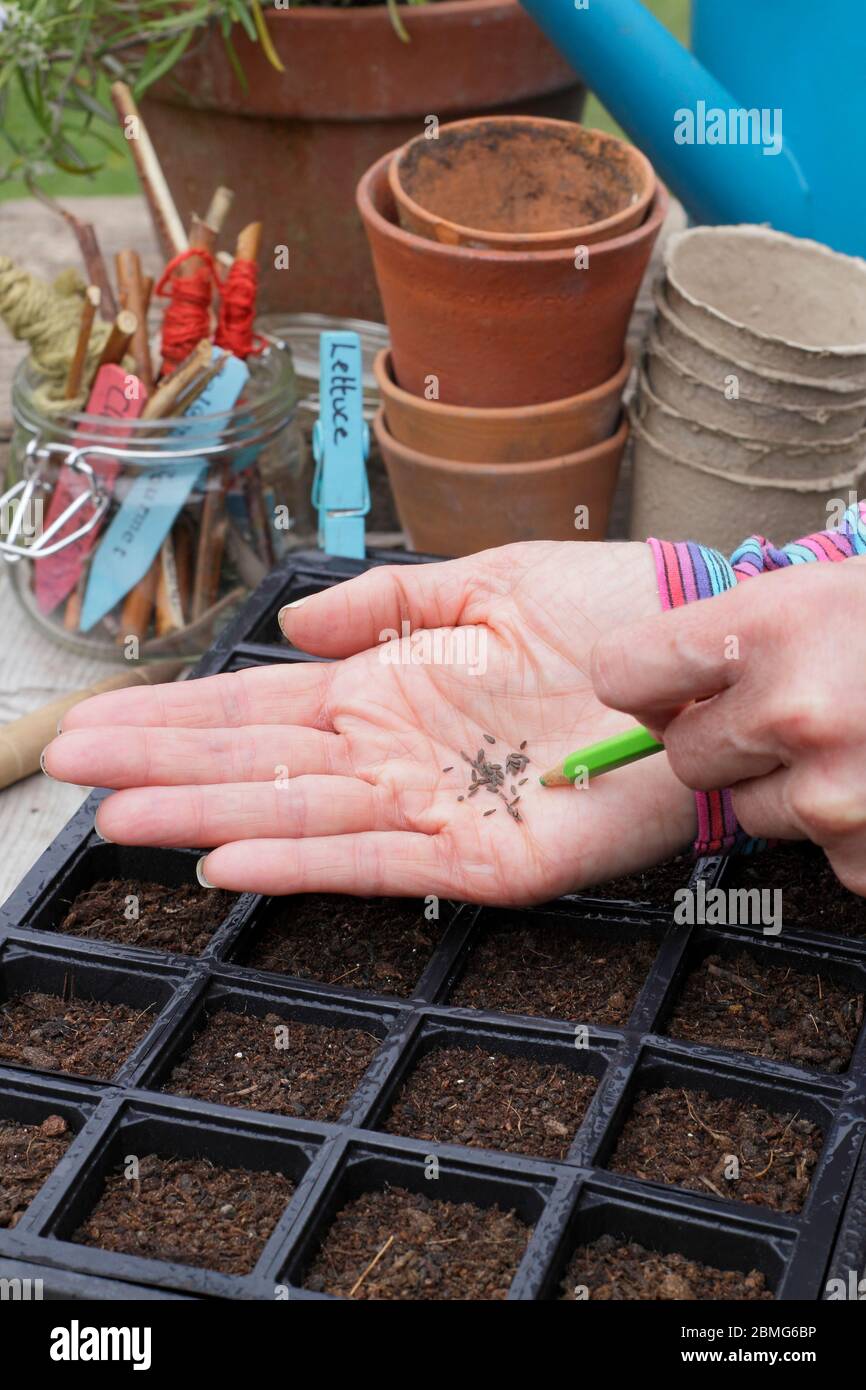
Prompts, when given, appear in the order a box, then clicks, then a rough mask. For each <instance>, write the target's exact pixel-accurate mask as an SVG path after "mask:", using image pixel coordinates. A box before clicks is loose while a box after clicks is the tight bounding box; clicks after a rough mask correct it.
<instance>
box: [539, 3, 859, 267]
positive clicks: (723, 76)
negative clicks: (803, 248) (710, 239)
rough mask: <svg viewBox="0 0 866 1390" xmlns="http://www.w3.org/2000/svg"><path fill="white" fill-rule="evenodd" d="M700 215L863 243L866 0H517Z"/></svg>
mask: <svg viewBox="0 0 866 1390" xmlns="http://www.w3.org/2000/svg"><path fill="white" fill-rule="evenodd" d="M522 3H523V6H524V8H525V9H526V10H527V11H528V12H529V13H530V14H531V15H532V17H533V19H534V20H535V21H536V23H537V24H539V25H540V27H541V28H542V29H543V30H544V31H545V33H546V34H547V36H548V38H550V39H551V41H552V42H553V43H554V44H555V45H556V47H557V48H558V49H559V50H560V52H561V53H562V54H563V55H564V57H565V58H566V59H567V60H568V62H569V63H570V64H571V66H572V67H573V68H574V69H575V70H576V71H577V72H578V73H579V74H580V76H581V77H582V78H583V80H584V81H585V82H586V84H587V86H588V87H590V88H591V89H592V90H593V91H594V92H596V93H597V95H598V97H599V98H600V100H601V101H602V102H603V103H604V105H605V106H606V107H607V108H608V110H609V111H610V112H611V114H612V115H613V116H614V117H615V118H616V119H617V120H618V121H619V123H620V125H621V126H623V128H624V129H625V130H626V131H627V132H628V134H629V135H630V136H631V138H632V139H633V140H634V141H635V143H636V144H638V145H640V147H641V148H642V149H644V150H645V151H646V153H647V154H648V155H649V157H650V158H651V159H652V160H653V163H654V164H655V166H656V168H657V170H658V172H659V174H660V176H661V177H662V178H663V179H664V180H665V182H666V183H667V184H668V185H669V187H670V188H671V189H672V190H673V192H674V193H676V195H677V197H678V198H680V200H681V201H682V202H683V203H684V204H685V206H686V208H687V209H688V211H689V212H690V213H691V215H692V217H693V218H694V219H695V220H696V221H698V222H710V223H719V222H769V223H770V224H771V226H773V227H776V228H778V229H780V230H782V231H787V232H792V233H794V234H795V235H797V236H811V237H815V238H817V239H818V240H819V241H825V242H827V243H829V245H831V246H833V247H835V248H836V249H837V250H839V251H847V252H849V253H852V254H855V255H866V177H864V174H866V0H827V3H824V4H816V2H815V0H693V17H692V42H693V48H694V55H692V54H691V53H688V52H687V51H686V50H685V49H684V48H683V47H682V45H681V44H679V43H678V42H677V40H676V39H675V38H673V36H672V35H671V34H669V33H668V31H667V30H666V29H665V28H664V26H663V25H662V24H660V23H659V21H658V20H657V19H655V18H654V16H653V15H651V14H650V13H649V11H648V10H647V9H646V8H645V7H644V5H643V4H641V3H640V0H522Z"/></svg>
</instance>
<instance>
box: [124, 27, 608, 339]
mask: <svg viewBox="0 0 866 1390" xmlns="http://www.w3.org/2000/svg"><path fill="white" fill-rule="evenodd" d="M262 9H263V11H264V14H265V22H266V24H267V27H268V32H269V34H270V37H271V40H272V42H273V45H274V47H275V49H276V51H277V53H278V54H279V57H280V60H281V62H282V65H283V68H284V71H283V72H278V71H277V70H276V69H275V68H273V67H272V66H271V64H270V63H269V62H268V60H267V58H266V56H265V54H264V52H263V50H262V46H261V44H260V43H253V42H251V41H250V40H249V39H248V38H247V37H246V35H245V34H244V32H243V30H242V28H241V26H240V25H235V26H234V28H233V30H232V43H233V45H234V48H235V51H236V53H237V57H238V60H239V63H240V66H241V68H242V70H243V72H244V74H245V78H246V86H245V87H244V86H243V85H242V84H241V82H240V80H239V78H238V77H237V75H236V73H235V71H234V69H233V67H232V63H231V61H230V59H229V56H228V54H227V52H226V48H225V44H224V43H223V40H222V37H221V35H220V33H219V31H218V28H217V27H216V25H213V26H211V28H210V29H208V30H207V31H206V36H205V37H204V39H203V40H202V41H201V42H198V41H197V42H196V43H195V44H194V45H192V46H191V50H190V52H189V53H188V54H186V55H185V56H184V58H183V59H182V60H181V62H180V63H179V64H178V65H177V66H176V67H175V68H174V69H173V70H172V72H171V73H170V74H169V75H168V76H167V77H165V78H163V79H162V80H161V81H160V82H159V83H157V84H156V85H155V86H154V87H152V88H151V89H150V91H149V92H148V95H147V97H146V98H145V99H144V100H143V102H142V111H143V114H144V117H145V119H146V121H147V124H148V128H149V130H150V133H151V136H152V137H153V140H154V143H155V145H156V147H157V149H158V151H159V155H160V159H161V161H162V164H163V168H164V170H165V173H166V177H167V178H168V182H169V185H170V187H171V191H172V193H173V195H174V198H175V201H176V203H177V205H178V208H179V210H180V213H181V216H182V218H183V219H184V222H185V223H187V224H188V222H189V219H190V216H191V214H192V213H193V212H199V213H202V212H203V211H204V209H205V208H206V207H207V205H208V202H209V201H210V198H211V195H212V193H213V189H214V185H215V184H216V183H218V182H219V183H224V184H229V185H230V186H231V187H232V188H234V189H235V193H236V197H235V202H234V205H233V207H232V210H231V213H230V215H229V219H228V221H227V223H226V238H225V244H226V245H228V246H229V247H231V246H232V244H233V239H234V237H235V235H236V234H237V232H238V231H239V229H240V228H241V227H242V226H244V224H245V223H247V222H250V221H252V220H253V219H256V218H259V219H261V220H262V221H263V222H264V232H263V241H262V245H263V247H264V248H266V250H265V254H263V257H262V270H263V276H262V284H261V291H260V308H261V309H262V310H271V311H272V310H285V311H292V312H312V313H320V314H332V315H342V316H353V317H355V318H365V319H374V320H380V319H381V317H382V310H381V305H380V303H379V297H378V294H377V292H376V285H375V282H374V279H373V275H372V272H371V267H370V262H369V257H368V255H367V251H366V247H365V244H364V236H363V232H362V231H361V227H360V225H359V223H358V217H357V213H356V211H355V206H354V201H353V199H354V192H355V187H356V185H357V182H358V179H359V178H360V177H361V175H362V173H363V172H364V170H365V169H367V168H369V166H370V164H372V163H373V161H374V160H376V159H378V158H379V157H380V155H382V154H384V153H385V152H386V151H387V150H391V149H393V148H394V147H395V146H396V145H401V144H403V143H404V142H405V141H407V140H411V139H412V138H413V136H415V135H418V134H419V133H420V132H421V131H423V129H424V121H425V117H427V116H428V115H429V114H430V113H431V112H433V113H435V114H436V116H437V117H438V118H439V119H440V120H441V121H447V120H449V119H456V118H459V117H461V116H467V115H472V114H474V113H475V112H482V111H501V112H509V111H515V112H516V111H519V112H529V113H530V114H534V115H541V116H554V117H561V118H563V119H566V120H574V121H577V120H579V119H580V115H581V111H582V109H583V98H584V88H583V87H582V86H581V85H580V84H579V82H578V79H577V78H576V77H575V75H574V73H573V71H572V70H571V68H570V67H569V66H568V64H567V63H566V62H565V60H564V59H563V58H561V57H560V56H559V54H558V53H557V51H556V49H555V48H554V47H553V45H552V44H551V43H550V42H549V40H548V39H546V38H545V37H544V35H543V34H542V32H541V30H540V29H539V28H538V27H537V26H536V24H535V22H534V21H533V20H532V19H530V18H529V16H528V15H527V14H526V12H525V11H524V10H523V9H522V8H521V6H520V5H519V4H517V0H436V3H429V4H425V5H418V6H414V5H413V6H411V7H410V6H407V5H400V7H399V12H400V18H401V19H402V22H403V25H404V27H405V29H406V31H407V33H408V35H409V39H410V42H409V43H404V42H401V40H400V38H399V37H398V36H397V34H396V33H395V31H394V28H393V26H392V22H391V19H390V17H389V14H388V9H387V7H386V6H385V5H384V4H381V5H375V4H374V5H358V6H351V7H340V6H319V5H314V6H308V7H307V6H299V7H296V6H295V5H294V4H292V5H291V7H288V6H287V7H285V8H276V7H275V6H274V5H263V6H262ZM281 247H283V248H285V250H284V251H282V253H280V252H279V248H281ZM164 249H166V250H167V249H168V248H164ZM286 255H288V267H287V268H277V267H280V266H285V257H286Z"/></svg>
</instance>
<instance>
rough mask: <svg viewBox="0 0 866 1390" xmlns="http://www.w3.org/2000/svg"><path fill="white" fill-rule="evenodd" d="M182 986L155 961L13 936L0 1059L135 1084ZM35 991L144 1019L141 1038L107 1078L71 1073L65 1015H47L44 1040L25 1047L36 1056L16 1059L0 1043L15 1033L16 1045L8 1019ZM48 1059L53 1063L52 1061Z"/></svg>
mask: <svg viewBox="0 0 866 1390" xmlns="http://www.w3.org/2000/svg"><path fill="white" fill-rule="evenodd" d="M183 983H184V982H183V976H182V974H181V973H180V972H179V971H177V970H174V969H173V968H172V966H170V965H165V966H161V965H159V964H156V963H154V964H152V965H148V966H147V967H145V966H143V965H140V964H139V963H138V962H134V961H129V960H116V959H114V958H113V957H112V954H111V953H110V952H107V953H104V954H97V952H95V951H93V952H91V953H84V952H73V951H70V950H65V949H63V948H61V947H57V948H55V947H54V946H53V945H52V946H51V947H42V946H34V945H32V944H31V943H30V942H28V941H23V940H21V941H19V940H16V939H15V937H14V936H12V935H10V936H9V937H8V938H7V940H6V942H5V944H3V946H2V948H0V1064H2V1065H5V1066H7V1067H13V1066H14V1067H19V1066H20V1067H22V1068H25V1069H27V1070H34V1071H36V1072H39V1073H40V1074H48V1075H61V1074H62V1075H69V1076H78V1077H80V1078H82V1079H85V1080H90V1081H97V1082H99V1081H101V1082H103V1083H111V1082H114V1083H117V1084H121V1083H123V1082H125V1081H132V1080H133V1079H134V1078H135V1077H136V1076H137V1074H138V1073H139V1071H140V1070H141V1068H142V1066H143V1065H144V1061H145V1059H146V1057H147V1055H148V1053H149V1051H150V1049H151V1048H152V1047H154V1046H156V1044H157V1042H158V1040H159V1038H160V1036H161V1035H162V1033H163V1032H164V1031H165V1030H166V1029H167V1028H169V1027H171V1022H172V1016H173V1013H174V1011H175V1010H176V1008H177V1007H178V1005H179V1003H180V999H181V995H182V987H183ZM32 995H46V996H48V997H49V998H50V999H51V1000H58V1001H60V1003H62V1004H68V1005H70V1006H74V1005H75V1004H76V1003H79V1004H87V1005H89V1004H96V1005H106V1006H110V1007H116V1006H123V1007H124V1008H125V1009H127V1010H129V1011H130V1013H131V1015H132V1017H133V1018H137V1019H140V1020H142V1021H144V1020H146V1023H147V1026H146V1027H145V1028H144V1029H143V1031H142V1032H141V1036H138V1035H137V1034H138V1029H136V1037H135V1042H134V1045H133V1046H131V1047H130V1048H129V1049H128V1051H127V1052H126V1053H125V1055H123V1056H122V1057H121V1058H119V1060H118V1062H117V1065H116V1067H115V1068H114V1070H113V1071H112V1072H111V1074H110V1075H106V1074H102V1073H103V1069H102V1068H100V1070H99V1073H98V1074H97V1073H91V1072H87V1071H76V1070H75V1069H74V1064H73V1066H70V1067H69V1068H65V1067H63V1066H62V1065H60V1063H62V1060H63V1057H64V1053H65V1051H66V1049H67V1047H68V1046H70V1045H71V1044H72V1042H73V1039H74V1033H73V1030H72V1029H71V1028H69V1027H64V1024H63V1021H62V1017H60V1018H57V1019H56V1020H51V1022H50V1023H49V1028H48V1029H47V1030H46V1034H45V1036H44V1037H39V1038H37V1039H33V1043H34V1046H33V1048H32V1049H31V1048H28V1051H32V1052H33V1054H34V1055H33V1056H32V1057H28V1058H25V1059H23V1060H21V1061H18V1060H17V1059H15V1058H11V1057H8V1056H6V1055H4V1051H3V1048H4V1045H5V1044H6V1043H7V1041H10V1040H12V1039H13V1038H14V1040H15V1044H16V1046H20V1045H21V1044H20V1039H21V1033H20V1032H15V1033H14V1034H13V1030H12V1028H11V1026H10V1020H11V1018H12V1016H13V1014H14V1013H15V1012H16V1010H17V1009H18V1008H19V1007H20V1006H19V1004H18V1001H19V1000H21V999H22V998H25V997H27V996H32ZM132 1011H134V1013H133V1012H132ZM40 1031H41V1030H40ZM110 1035H111V1029H110V1028H106V1030H105V1036H106V1037H110ZM42 1054H44V1057H45V1060H43V1058H42ZM52 1057H54V1058H56V1060H57V1062H58V1065H52V1064H51V1061H50V1059H51V1058H52Z"/></svg>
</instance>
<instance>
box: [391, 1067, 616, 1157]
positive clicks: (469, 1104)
mask: <svg viewBox="0 0 866 1390" xmlns="http://www.w3.org/2000/svg"><path fill="white" fill-rule="evenodd" d="M597 1085H598V1082H597V1081H596V1078H595V1077H594V1076H583V1075H582V1074H581V1073H580V1072H577V1071H574V1070H573V1069H572V1068H571V1067H567V1066H563V1065H562V1063H559V1064H552V1063H549V1062H536V1061H535V1060H534V1059H533V1058H531V1057H515V1056H512V1055H509V1054H507V1053H501V1052H493V1053H491V1052H488V1051H487V1050H486V1048H483V1047H467V1048H464V1047H453V1048H446V1047H440V1048H435V1049H434V1050H433V1051H432V1052H428V1053H427V1055H426V1057H423V1058H422V1059H421V1061H420V1062H419V1063H418V1065H417V1067H416V1068H415V1069H414V1071H413V1072H411V1074H410V1075H409V1077H408V1079H407V1081H406V1083H405V1085H404V1086H403V1088H402V1090H401V1091H400V1093H399V1095H398V1097H397V1100H396V1101H395V1103H394V1105H393V1107H392V1109H391V1111H390V1113H389V1115H388V1117H387V1120H386V1121H385V1124H384V1126H383V1127H384V1128H385V1129H386V1130H387V1131H388V1133H389V1134H407V1135H411V1137H412V1138H413V1139H425V1140H428V1141H429V1142H430V1143H439V1144H468V1145H470V1146H472V1147H473V1148H482V1149H504V1150H506V1151H507V1152H509V1153H522V1154H532V1155H533V1156H534V1157H537V1158H564V1157H565V1155H566V1154H567V1153H568V1149H569V1145H570V1144H571V1141H572V1139H573V1138H574V1135H575V1132H576V1130H577V1128H578V1126H579V1124H580V1122H581V1120H582V1119H583V1116H584V1114H585V1112H586V1108H587V1106H588V1105H589V1102H590V1100H591V1099H592V1096H593V1093H594V1091H595V1088H596V1086H597Z"/></svg>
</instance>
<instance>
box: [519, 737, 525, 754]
mask: <svg viewBox="0 0 866 1390" xmlns="http://www.w3.org/2000/svg"><path fill="white" fill-rule="evenodd" d="M526 742H527V741H526V739H524V740H523V742H522V743H521V745H520V751H521V753H522V752H523V750H524V748H525V747H526Z"/></svg>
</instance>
